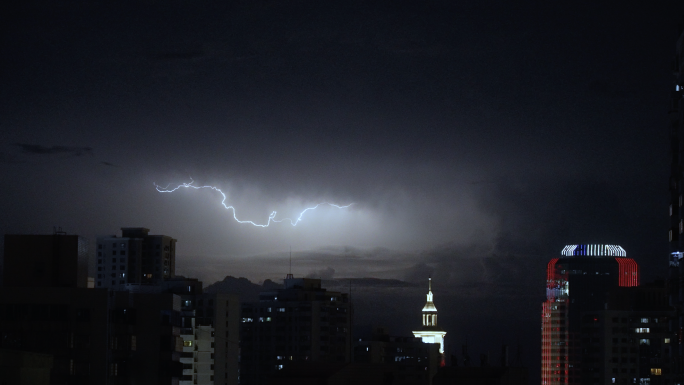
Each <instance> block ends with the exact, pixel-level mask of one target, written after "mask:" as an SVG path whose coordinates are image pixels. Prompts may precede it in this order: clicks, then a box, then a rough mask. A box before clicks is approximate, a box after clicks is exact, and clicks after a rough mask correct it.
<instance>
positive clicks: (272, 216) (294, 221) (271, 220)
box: [154, 178, 353, 227]
mask: <svg viewBox="0 0 684 385" xmlns="http://www.w3.org/2000/svg"><path fill="white" fill-rule="evenodd" d="M194 183H195V181H194V180H192V178H191V179H190V183H183V184H181V185H178V186H177V187H175V188H172V189H169V186H170V184H169V185H168V186H166V187H161V186H159V185H158V184H156V183H154V187H155V188H156V189H157V191H159V192H160V193H172V192H174V191H176V190H178V189H180V188H193V189H195V190H201V189H211V190H214V191H218V193H219V194H221V196H223V200H221V205H223V207H224V208H225V209H226V210H230V211H232V212H233V219H235V221H237V222H238V223H248V224H250V225H253V226H257V227H268V226H270V225H271V223H281V222H290V224H291V225H292V226H297V224H298V223H299V222H301V221H302V218H303V217H304V214H305V213H306V212H307V211H309V210H315V209H317V208H318V207H319V206H325V205H327V206H332V207H335V208H338V209H346V208H347V207H349V206H351V205H352V204H353V203H350V204H348V205H345V206H340V205H336V204H334V203H329V202H322V203H319V204H317V205H315V206H313V207H308V208H306V209H304V211H302V212H301V213H299V216H298V217H297V219H292V218H283V219H276V214H277V213H276V212H275V211H274V212H272V213H271V214H270V215H269V216H268V221H266V223H265V224H260V223H256V222H253V221H245V220H240V219H238V217H237V213H236V211H235V207H233V206H230V205H228V204H226V200H227V199H228V198H227V197H226V194H224V193H223V191H221V189H220V188H218V187H215V186H195V185H194Z"/></svg>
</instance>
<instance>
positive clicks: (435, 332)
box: [413, 278, 446, 354]
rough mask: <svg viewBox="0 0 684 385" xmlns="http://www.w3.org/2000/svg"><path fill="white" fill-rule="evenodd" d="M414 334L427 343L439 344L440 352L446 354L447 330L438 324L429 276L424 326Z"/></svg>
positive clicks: (424, 309)
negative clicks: (445, 340) (445, 338)
mask: <svg viewBox="0 0 684 385" xmlns="http://www.w3.org/2000/svg"><path fill="white" fill-rule="evenodd" d="M413 335H414V336H415V337H416V338H420V339H422V340H423V342H425V343H427V344H439V353H440V354H444V336H445V335H446V332H445V331H444V330H442V328H440V327H439V326H437V308H436V307H435V304H434V303H433V302H432V278H428V293H427V302H425V306H423V327H422V328H421V329H420V330H417V331H414V332H413Z"/></svg>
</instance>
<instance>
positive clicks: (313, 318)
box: [240, 275, 351, 385]
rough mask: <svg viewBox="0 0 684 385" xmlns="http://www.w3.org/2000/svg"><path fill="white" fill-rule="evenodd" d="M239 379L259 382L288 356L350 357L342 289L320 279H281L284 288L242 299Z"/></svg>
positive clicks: (347, 313)
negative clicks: (329, 287) (326, 286)
mask: <svg viewBox="0 0 684 385" xmlns="http://www.w3.org/2000/svg"><path fill="white" fill-rule="evenodd" d="M240 347H241V355H240V383H241V384H245V385H250V384H265V383H266V381H267V380H266V379H267V377H269V376H271V375H272V374H273V372H275V371H278V370H281V369H283V368H284V367H285V366H286V365H288V364H290V363H293V362H307V361H308V362H319V363H336V364H345V363H349V362H350V360H351V305H350V302H349V297H348V295H347V294H344V293H339V292H331V291H327V290H325V289H323V288H321V280H320V279H309V278H292V276H291V275H288V278H286V279H285V288H284V289H279V290H277V291H272V292H264V293H261V294H260V295H259V302H257V303H245V304H243V305H242V322H241V342H240Z"/></svg>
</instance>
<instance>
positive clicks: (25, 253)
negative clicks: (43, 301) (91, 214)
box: [3, 232, 88, 288]
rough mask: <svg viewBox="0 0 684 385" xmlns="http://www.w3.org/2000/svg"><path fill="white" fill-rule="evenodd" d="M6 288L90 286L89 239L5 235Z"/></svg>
mask: <svg viewBox="0 0 684 385" xmlns="http://www.w3.org/2000/svg"><path fill="white" fill-rule="evenodd" d="M3 286H5V287H80V288H86V287H87V286H88V241H87V240H86V239H85V238H83V237H80V236H78V235H67V234H66V233H63V232H55V234H51V235H24V234H6V235H5V257H4V269H3Z"/></svg>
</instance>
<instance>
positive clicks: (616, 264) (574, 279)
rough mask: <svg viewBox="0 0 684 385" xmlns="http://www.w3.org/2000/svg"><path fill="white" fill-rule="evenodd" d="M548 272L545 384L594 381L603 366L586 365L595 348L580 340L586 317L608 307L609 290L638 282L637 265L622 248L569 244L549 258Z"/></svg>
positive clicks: (544, 321)
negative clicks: (586, 352) (584, 316)
mask: <svg viewBox="0 0 684 385" xmlns="http://www.w3.org/2000/svg"><path fill="white" fill-rule="evenodd" d="M546 274H547V276H546V301H545V302H544V303H543V305H542V314H541V315H542V319H541V321H542V322H541V323H542V357H541V358H542V367H541V383H542V385H551V384H561V383H562V384H567V383H570V384H579V383H593V382H594V381H593V379H594V378H597V379H598V378H599V377H601V373H600V372H601V370H603V369H604V368H605V367H602V366H600V365H598V366H595V365H594V364H592V365H591V366H584V365H583V355H584V353H585V351H584V350H585V349H587V348H588V349H590V350H591V349H593V348H592V347H587V346H586V342H587V341H585V340H583V339H582V335H581V334H582V317H583V315H585V314H587V312H592V311H594V312H595V311H599V310H603V309H606V306H607V305H606V303H607V301H608V293H609V292H610V291H611V290H613V289H615V288H618V287H633V286H638V285H639V268H638V266H637V264H636V262H635V261H634V260H633V259H631V258H627V257H626V252H625V250H624V249H623V248H622V247H620V246H616V245H569V246H565V248H564V249H563V251H562V252H561V257H560V258H553V259H551V261H550V262H549V263H548V266H547V273H546ZM587 373H591V375H589V374H587ZM587 376H590V377H591V381H589V382H586V381H587V378H586V377H587ZM583 377H584V378H583Z"/></svg>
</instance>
